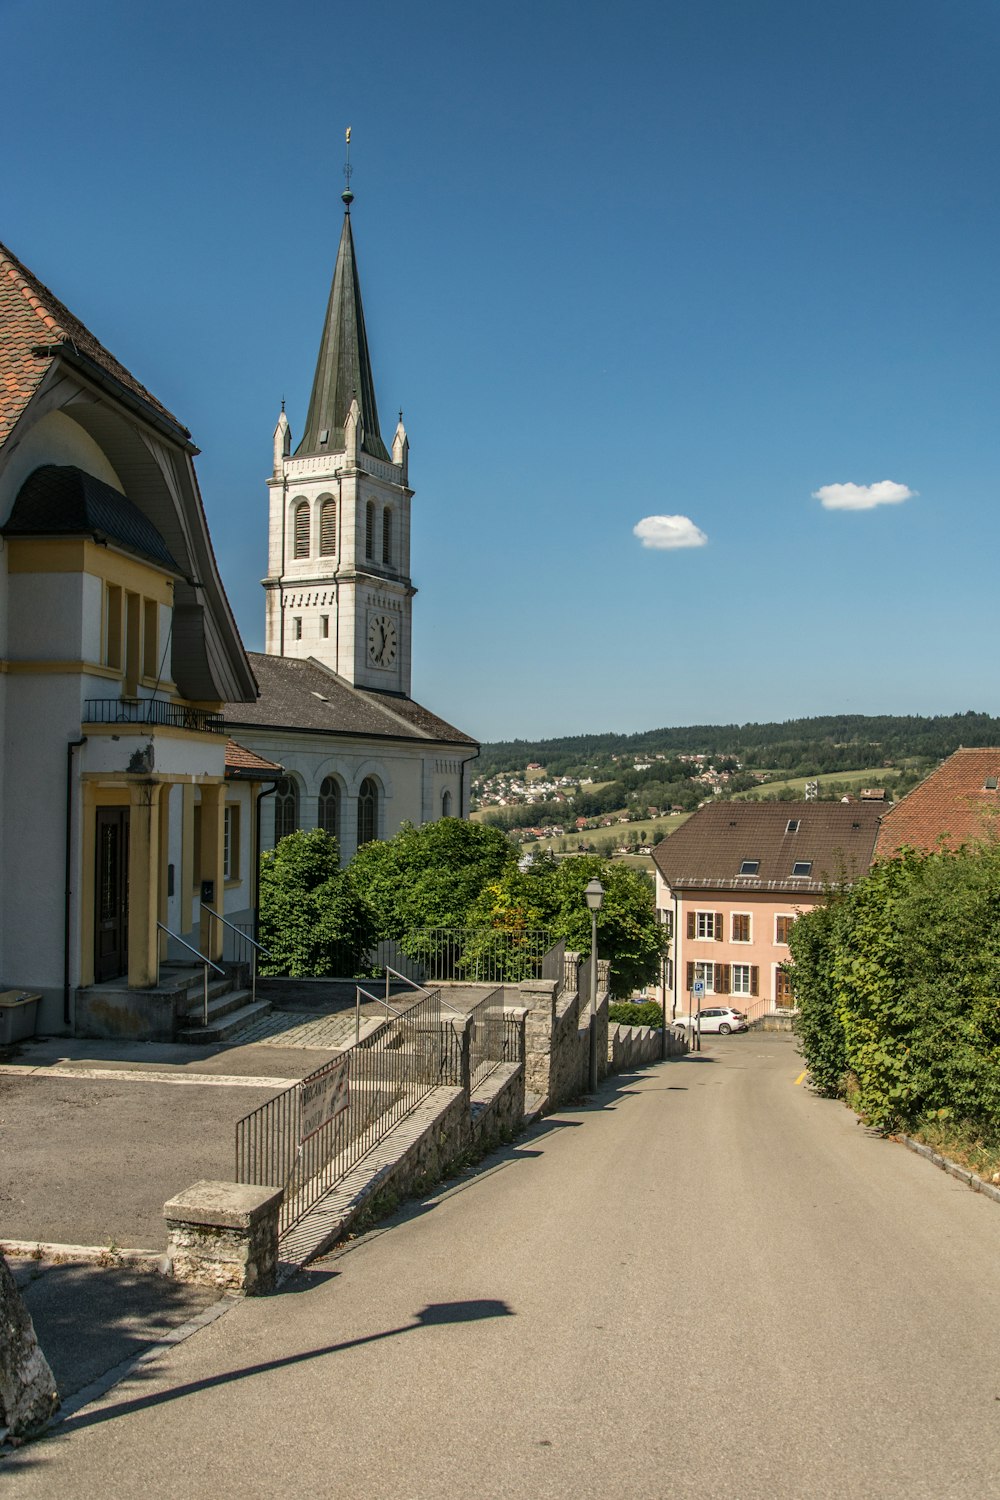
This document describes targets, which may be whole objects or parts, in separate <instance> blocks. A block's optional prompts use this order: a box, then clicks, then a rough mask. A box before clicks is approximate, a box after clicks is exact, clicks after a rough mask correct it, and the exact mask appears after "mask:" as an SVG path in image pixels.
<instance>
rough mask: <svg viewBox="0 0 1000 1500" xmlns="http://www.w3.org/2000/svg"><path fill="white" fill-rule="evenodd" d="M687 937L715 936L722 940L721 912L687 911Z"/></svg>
mask: <svg viewBox="0 0 1000 1500" xmlns="http://www.w3.org/2000/svg"><path fill="white" fill-rule="evenodd" d="M687 935H688V937H689V938H715V939H716V940H717V941H719V942H721V941H722V935H723V928H722V913H721V912H720V911H689V912H688V919H687Z"/></svg>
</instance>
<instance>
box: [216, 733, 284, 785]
mask: <svg viewBox="0 0 1000 1500" xmlns="http://www.w3.org/2000/svg"><path fill="white" fill-rule="evenodd" d="M283 769H284V767H283V766H279V765H278V764H277V762H276V761H273V760H265V759H264V757H263V755H258V754H257V753H256V751H254V750H248V749H247V747H246V746H245V745H238V744H237V743H236V741H235V740H227V741H226V775H227V776H229V777H231V778H234V779H236V780H241V779H242V780H243V781H269V780H270V779H271V778H272V777H274V776H280V775H281V773H282V770H283Z"/></svg>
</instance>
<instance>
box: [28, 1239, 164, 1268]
mask: <svg viewBox="0 0 1000 1500" xmlns="http://www.w3.org/2000/svg"><path fill="white" fill-rule="evenodd" d="M0 1254H2V1255H6V1256H9V1257H11V1258H13V1259H16V1260H37V1261H39V1262H41V1261H49V1262H50V1263H51V1264H52V1265H57V1266H65V1265H69V1264H70V1263H77V1264H82V1265H96V1266H105V1267H107V1268H108V1269H112V1268H113V1267H115V1266H134V1267H135V1268H136V1269H137V1270H139V1271H155V1272H157V1273H158V1274H159V1275H161V1276H165V1275H169V1274H170V1273H169V1271H168V1270H166V1269H165V1266H166V1264H168V1263H167V1258H166V1256H165V1255H164V1254H163V1253H162V1251H156V1250H126V1249H118V1248H116V1247H114V1246H111V1245H60V1244H55V1243H53V1242H52V1241H49V1240H0Z"/></svg>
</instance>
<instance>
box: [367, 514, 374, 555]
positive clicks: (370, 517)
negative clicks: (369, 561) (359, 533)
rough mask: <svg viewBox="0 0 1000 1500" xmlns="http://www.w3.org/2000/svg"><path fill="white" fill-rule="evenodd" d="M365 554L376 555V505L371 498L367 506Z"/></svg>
mask: <svg viewBox="0 0 1000 1500" xmlns="http://www.w3.org/2000/svg"><path fill="white" fill-rule="evenodd" d="M365 556H366V557H374V556H375V507H374V505H373V504H372V502H371V501H370V500H369V502H368V504H367V505H366V506H365Z"/></svg>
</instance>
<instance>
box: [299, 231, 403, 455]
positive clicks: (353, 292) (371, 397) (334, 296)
mask: <svg viewBox="0 0 1000 1500" xmlns="http://www.w3.org/2000/svg"><path fill="white" fill-rule="evenodd" d="M352 400H356V401H357V403H358V407H359V408H360V411H361V421H362V424H363V431H364V442H363V444H362V447H363V448H364V451H365V452H366V453H369V454H371V456H372V458H381V459H383V460H385V461H386V462H388V461H389V453H388V450H387V449H386V446H385V444H384V443H383V441H382V434H381V433H380V432H379V425H378V408H377V406H376V405H375V383H374V381H373V380H372V367H371V360H370V359H369V357H368V337H367V335H366V333H365V314H364V308H363V307H362V305H361V283H360V281H359V280H358V267H357V262H356V260H355V257H354V236H353V234H352V232H351V215H350V210H348V212H347V213H345V215H344V228H343V231H342V233H341V236H340V248H339V249H338V251H337V264H336V266H335V267H334V272H333V285H332V286H331V288H330V301H329V303H328V304H327V309H326V322H325V323H324V325H323V338H322V341H321V343H320V346H319V358H318V359H317V361H316V374H315V375H314V376H313V387H312V395H311V396H310V397H309V412H308V415H307V416H306V425H305V431H304V432H303V434H302V441H301V442H300V443H299V446H298V447H297V448H296V450H295V456H296V457H297V458H299V457H304V456H306V455H310V454H314V453H340V452H342V451H343V448H344V423H345V422H346V421H347V414H348V412H349V411H350V408H351V402H352Z"/></svg>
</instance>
